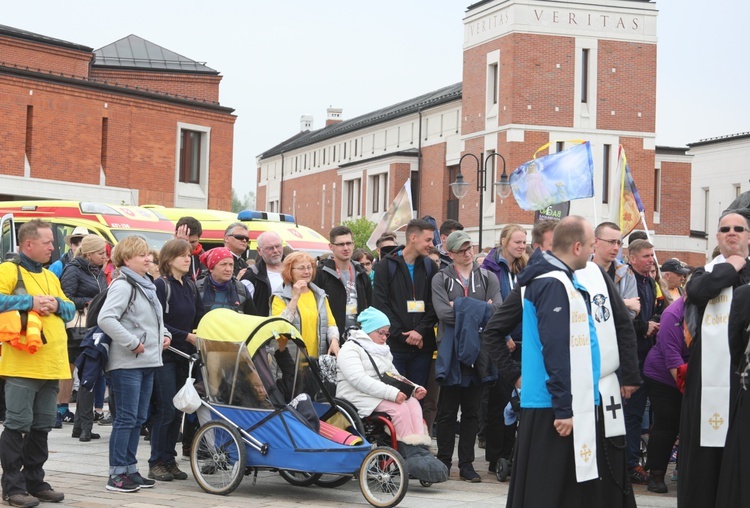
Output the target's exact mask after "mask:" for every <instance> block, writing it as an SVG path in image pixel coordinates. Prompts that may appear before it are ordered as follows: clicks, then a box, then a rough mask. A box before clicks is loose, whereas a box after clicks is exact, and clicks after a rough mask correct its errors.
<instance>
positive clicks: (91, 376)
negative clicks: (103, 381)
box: [74, 326, 112, 390]
mask: <svg viewBox="0 0 750 508" xmlns="http://www.w3.org/2000/svg"><path fill="white" fill-rule="evenodd" d="M111 343H112V339H111V338H110V337H109V335H107V334H106V333H104V332H103V331H102V329H101V328H99V327H98V326H95V327H93V328H91V329H89V331H88V333H86V337H84V339H83V341H81V347H83V352H82V353H81V354H80V355H79V356H78V358H76V361H75V362H74V363H75V366H76V367H77V368H78V379H79V380H80V382H81V386H85V387H86V388H88V389H89V390H93V389H94V385H95V384H96V382H97V381H98V380H99V376H101V373H102V371H103V370H104V367H105V365H107V361H109V345H110V344H111Z"/></svg>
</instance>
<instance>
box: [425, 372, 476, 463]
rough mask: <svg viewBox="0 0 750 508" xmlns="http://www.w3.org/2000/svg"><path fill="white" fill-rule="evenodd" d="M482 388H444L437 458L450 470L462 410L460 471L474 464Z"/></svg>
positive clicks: (439, 419)
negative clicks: (458, 417) (458, 419)
mask: <svg viewBox="0 0 750 508" xmlns="http://www.w3.org/2000/svg"><path fill="white" fill-rule="evenodd" d="M481 396H482V390H481V386H480V385H475V384H474V385H469V386H467V387H465V388H464V387H461V386H441V387H440V397H439V398H438V407H437V420H435V425H436V427H437V445H438V453H437V458H438V460H440V461H441V462H442V463H443V464H445V465H446V466H448V469H450V466H451V460H452V458H453V448H454V446H455V443H456V417H457V416H458V408H459V407H460V408H461V430H460V433H459V437H458V467H459V468H461V467H463V466H465V465H468V464H471V463H472V462H474V441H475V440H476V438H477V429H478V428H479V416H478V415H479V399H480V398H481Z"/></svg>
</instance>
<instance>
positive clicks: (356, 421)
mask: <svg viewBox="0 0 750 508" xmlns="http://www.w3.org/2000/svg"><path fill="white" fill-rule="evenodd" d="M333 401H334V402H335V403H336V407H337V408H338V410H339V411H340V412H341V413H342V414H344V416H346V418H347V420H349V422H350V423H351V424H352V426H353V427H354V428H355V429H357V432H359V433H360V434H361V435H362V436H363V437H364V435H365V426H364V424H363V423H362V418H360V417H359V413H357V409H356V408H355V407H354V406H353V405H352V403H351V402H349V401H346V400H344V399H336V398H334V399H333Z"/></svg>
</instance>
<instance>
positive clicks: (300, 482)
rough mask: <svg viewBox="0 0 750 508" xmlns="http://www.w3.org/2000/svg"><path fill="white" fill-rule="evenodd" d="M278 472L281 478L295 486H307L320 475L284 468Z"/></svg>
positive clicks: (314, 481)
mask: <svg viewBox="0 0 750 508" xmlns="http://www.w3.org/2000/svg"><path fill="white" fill-rule="evenodd" d="M279 474H280V475H281V477H282V478H283V479H285V480H286V481H288V482H289V483H291V484H292V485H294V486H295V487H309V486H310V485H312V484H313V483H316V482H317V481H318V479H320V477H321V475H319V474H313V473H305V472H302V471H288V470H286V469H279Z"/></svg>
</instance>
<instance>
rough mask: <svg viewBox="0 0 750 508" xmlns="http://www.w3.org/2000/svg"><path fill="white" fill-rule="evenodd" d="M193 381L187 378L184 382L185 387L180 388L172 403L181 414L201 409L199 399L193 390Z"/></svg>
mask: <svg viewBox="0 0 750 508" xmlns="http://www.w3.org/2000/svg"><path fill="white" fill-rule="evenodd" d="M194 385H195V379H193V378H191V377H189V378H187V379H186V380H185V385H184V386H183V387H182V388H180V391H178V392H177V393H176V394H175V396H174V398H173V399H172V403H173V404H174V407H175V408H177V409H178V410H179V411H182V412H183V413H195V412H196V411H197V410H198V408H199V407H201V397H200V395H198V391H197V390H196V389H195V386H194Z"/></svg>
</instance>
